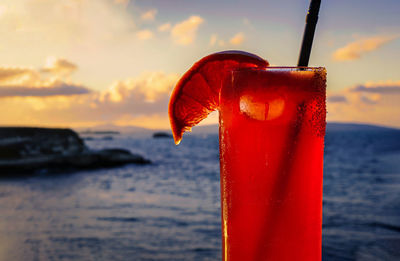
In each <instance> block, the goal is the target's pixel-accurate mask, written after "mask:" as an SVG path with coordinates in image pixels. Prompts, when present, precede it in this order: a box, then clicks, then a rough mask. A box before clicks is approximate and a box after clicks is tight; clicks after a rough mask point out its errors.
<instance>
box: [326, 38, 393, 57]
mask: <svg viewBox="0 0 400 261" xmlns="http://www.w3.org/2000/svg"><path fill="white" fill-rule="evenodd" d="M398 37H399V36H394V35H391V36H374V37H368V38H363V39H359V40H357V41H355V42H352V43H349V44H347V45H346V46H344V47H342V48H339V49H338V50H336V51H335V52H334V53H333V55H332V57H333V59H334V60H335V61H351V60H357V59H359V58H361V56H362V55H364V54H366V53H368V52H372V51H374V50H376V49H378V48H380V47H382V46H383V45H385V44H387V43H389V42H391V41H393V40H394V39H396V38H398Z"/></svg>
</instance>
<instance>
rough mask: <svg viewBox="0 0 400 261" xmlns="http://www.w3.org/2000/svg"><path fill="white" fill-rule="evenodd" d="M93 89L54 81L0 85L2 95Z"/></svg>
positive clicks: (83, 91) (69, 93)
mask: <svg viewBox="0 0 400 261" xmlns="http://www.w3.org/2000/svg"><path fill="white" fill-rule="evenodd" d="M90 92H91V91H90V90H89V89H88V88H86V87H84V86H80V85H75V84H68V83H65V82H62V81H53V82H50V83H48V84H46V85H43V86H4V85H3V86H0V97H14V96H18V97H44V96H57V95H59V96H68V95H79V94H87V93H90Z"/></svg>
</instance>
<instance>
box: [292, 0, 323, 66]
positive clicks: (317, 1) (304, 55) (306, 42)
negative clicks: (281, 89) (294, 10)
mask: <svg viewBox="0 0 400 261" xmlns="http://www.w3.org/2000/svg"><path fill="white" fill-rule="evenodd" d="M320 5H321V0H311V3H310V8H309V9H308V13H307V17H306V27H305V29H304V35H303V43H302V44H301V50H300V56H299V61H298V63H297V66H308V61H309V60H310V54H311V46H312V43H313V39H314V33H315V27H316V26H317V21H318V12H319V7H320Z"/></svg>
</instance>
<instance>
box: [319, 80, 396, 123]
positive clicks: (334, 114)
mask: <svg viewBox="0 0 400 261" xmlns="http://www.w3.org/2000/svg"><path fill="white" fill-rule="evenodd" d="M399 99H400V82H399V81H398V82H394V81H388V82H377V83H374V82H369V83H365V84H360V85H357V86H353V87H349V88H346V89H344V90H343V91H341V92H338V93H331V94H329V95H328V97H327V107H328V115H327V116H328V120H330V121H348V122H365V123H371V124H382V125H391V126H397V127H400V117H398V116H399V115H400V103H399V102H398V100H399Z"/></svg>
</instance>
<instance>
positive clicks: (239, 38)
mask: <svg viewBox="0 0 400 261" xmlns="http://www.w3.org/2000/svg"><path fill="white" fill-rule="evenodd" d="M243 41H244V34H243V33H241V32H240V33H237V34H235V35H234V36H233V37H232V38H231V39H230V40H229V43H231V44H233V45H241V44H242V43H243Z"/></svg>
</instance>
